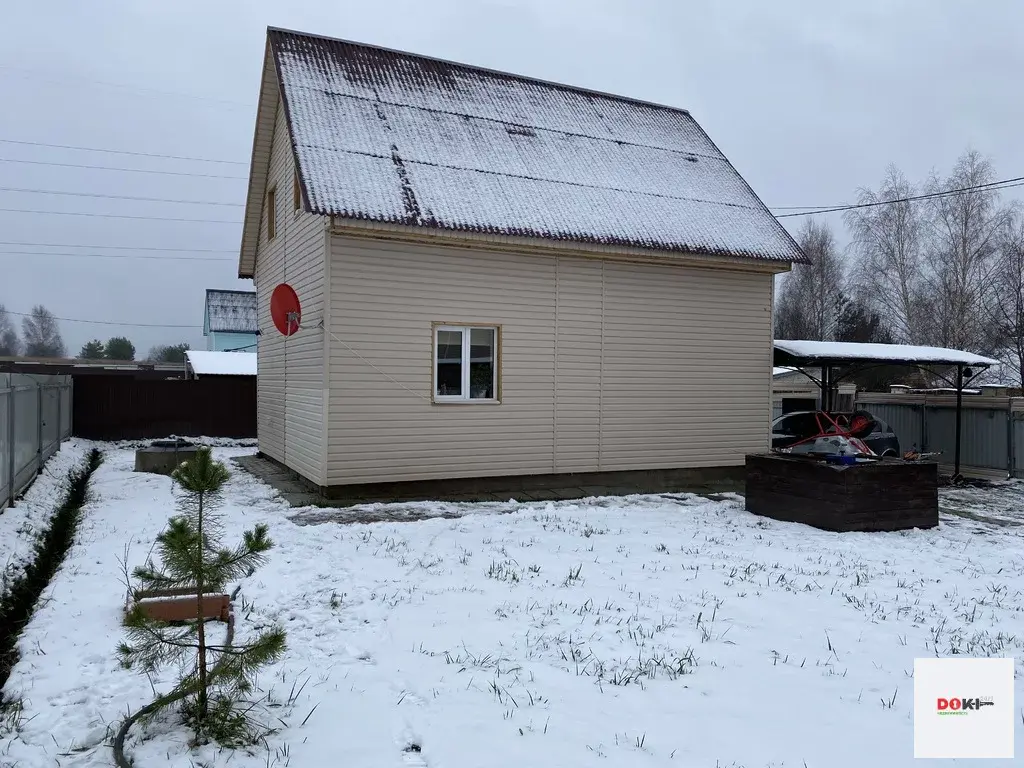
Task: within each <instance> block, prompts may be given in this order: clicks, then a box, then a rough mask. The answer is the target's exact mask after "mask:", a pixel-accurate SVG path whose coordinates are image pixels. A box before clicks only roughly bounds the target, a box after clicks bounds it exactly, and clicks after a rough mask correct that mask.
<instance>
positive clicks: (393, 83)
mask: <svg viewBox="0 0 1024 768" xmlns="http://www.w3.org/2000/svg"><path fill="white" fill-rule="evenodd" d="M268 34H269V39H270V45H271V50H272V52H273V56H274V61H275V65H276V67H277V71H278V76H279V78H280V82H281V87H282V94H283V97H284V101H285V107H286V110H287V115H288V121H289V126H290V130H291V135H292V141H293V142H294V145H295V152H296V157H297V159H298V164H299V173H300V177H301V179H302V183H303V186H304V190H305V194H306V200H307V202H308V205H309V208H310V210H312V211H313V212H314V213H320V214H333V215H337V216H343V217H349V218H353V219H363V220H371V221H377V222H387V223H397V224H407V225H415V226H422V227H435V228H442V229H450V230H457V231H464V232H477V233H488V234H500V235H517V236H525V237H537V238H544V239H554V240H566V241H575V242H581V243H599V244H605V245H620V246H633V247H640V248H652V249H657V250H667V251H687V252H695V253H708V254H716V255H726V256H741V257H748V258H757V259H768V260H777V261H789V260H795V259H801V254H800V250H799V248H798V247H797V245H796V243H794V241H793V239H792V238H791V237H790V236H789V234H788V233H787V232H786V230H785V229H784V228H783V227H782V225H781V224H779V223H778V221H776V219H775V218H774V217H773V216H772V215H771V214H770V213H769V211H768V210H767V209H766V208H765V207H764V205H763V204H762V203H761V201H760V200H759V199H758V198H757V196H756V195H755V194H754V193H753V191H752V190H751V189H750V187H749V186H747V184H746V182H745V181H744V180H743V179H742V178H741V177H740V175H739V174H738V173H737V172H736V170H735V169H734V168H733V167H732V165H731V164H730V163H729V161H728V160H727V159H726V158H725V156H724V155H723V154H722V153H721V152H720V151H719V150H718V148H717V147H716V146H715V145H714V143H713V142H712V141H711V140H710V139H709V138H708V136H707V135H706V134H705V133H704V131H703V130H702V129H701V127H700V126H699V125H698V124H697V123H696V121H695V120H694V119H693V118H692V117H691V116H690V114H689V113H688V112H685V111H683V110H679V109H672V108H669V107H663V106H658V105H654V104H648V103H644V102H638V101H633V100H629V99H624V98H620V97H614V96H608V95H605V94H599V93H595V92H591V91H585V90H581V89H576V88H570V87H567V86H563V85H556V84H552V83H546V82H541V81H537V80H531V79H527V78H523V77H518V76H515V75H510V74H504V73H499V72H493V71H489V70H483V69H477V68H473V67H468V66H465V65H460V64H454V63H450V62H444V61H439V60H436V59H429V58H425V57H421V56H416V55H413V54H407V53H400V52H396V51H390V50H385V49H381V48H375V47H371V46H366V45H362V44H358V43H350V42H344V41H339V40H333V39H328V38H322V37H314V36H311V35H306V34H300V33H295V32H288V31H283V30H275V29H272V30H270V31H269V33H268Z"/></svg>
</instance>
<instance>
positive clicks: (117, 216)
mask: <svg viewBox="0 0 1024 768" xmlns="http://www.w3.org/2000/svg"><path fill="white" fill-rule="evenodd" d="M0 211H2V212H4V213H39V214H43V215H45V216H92V217H94V218H97V219H142V220H145V221H182V222H190V223H194V224H234V225H235V226H238V225H239V224H241V223H242V222H241V221H232V220H228V219H183V218H177V217H173V216H132V215H129V214H127V213H85V212H84V211H39V210H32V209H29V208H0Z"/></svg>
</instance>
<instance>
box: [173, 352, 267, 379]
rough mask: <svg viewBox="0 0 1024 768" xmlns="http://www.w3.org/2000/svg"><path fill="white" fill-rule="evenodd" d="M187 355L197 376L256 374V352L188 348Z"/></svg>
mask: <svg viewBox="0 0 1024 768" xmlns="http://www.w3.org/2000/svg"><path fill="white" fill-rule="evenodd" d="M185 357H186V359H187V360H188V364H189V365H190V366H191V367H192V371H193V372H194V373H195V374H196V375H197V376H204V375H205V376H255V375H256V353H255V352H206V351H203V350H198V349H188V350H186V351H185Z"/></svg>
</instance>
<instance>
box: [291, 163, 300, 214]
mask: <svg viewBox="0 0 1024 768" xmlns="http://www.w3.org/2000/svg"><path fill="white" fill-rule="evenodd" d="M292 208H293V209H294V210H295V212H296V213H298V212H299V210H300V209H301V208H302V190H301V189H299V172H298V171H295V173H293V174H292Z"/></svg>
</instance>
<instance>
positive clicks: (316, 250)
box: [255, 104, 327, 485]
mask: <svg viewBox="0 0 1024 768" xmlns="http://www.w3.org/2000/svg"><path fill="white" fill-rule="evenodd" d="M294 168H295V166H294V160H293V156H292V150H291V142H290V138H289V135H288V129H287V125H286V121H285V118H284V108H283V106H282V105H281V104H279V105H278V108H277V116H276V120H275V128H274V133H273V148H272V150H271V160H270V170H269V178H268V182H267V189H268V191H269V190H270V189H271V188H274V187H275V185H276V189H277V192H276V195H275V198H276V207H277V227H276V234H275V237H274V239H273V240H270V241H268V239H267V238H268V226H267V223H268V216H267V211H266V210H264V211H263V216H262V219H261V222H260V235H259V245H258V247H257V258H256V275H255V280H256V300H257V306H258V313H259V328H260V336H259V343H258V347H257V351H258V358H257V365H258V379H257V380H258V408H259V414H258V419H257V434H258V438H259V448H260V450H261V451H262V452H264V453H266V454H267V455H268V456H270V457H272V458H274V459H277V460H278V461H280V462H282V463H284V464H286V465H287V466H289V467H291V468H292V469H294V470H295V471H296V472H298V473H299V474H301V475H303V476H304V477H306V478H308V479H309V480H311V481H312V482H314V483H316V484H318V485H323V484H324V483H323V481H324V447H325V446H324V440H323V435H324V429H323V423H324V419H325V417H326V414H325V410H324V402H325V397H324V393H325V389H326V386H325V383H324V331H323V328H322V327H321V325H320V323H321V321H322V320H323V319H324V317H325V312H324V309H325V307H324V286H325V283H326V261H325V258H324V256H325V253H326V243H327V240H326V237H327V235H326V230H325V226H326V222H325V219H324V217H322V216H314V215H312V214H308V213H305V212H299V213H296V212H295V211H294V209H293V205H292V178H293V173H294ZM266 202H267V201H266V199H264V209H265V208H266ZM284 282H286V283H288V284H289V285H291V286H292V288H294V289H295V292H296V293H297V294H298V296H299V301H300V303H301V306H302V324H301V328H300V330H299V331H298V333H296V334H294V335H293V336H291V337H289V338H285V337H284V336H282V335H281V334H280V333H278V331H277V329H276V328H275V327H274V323H273V320H272V319H271V316H270V297H271V294H272V293H273V291H274V288H275V287H277V286H278V285H279V284H280V283H284Z"/></svg>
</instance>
